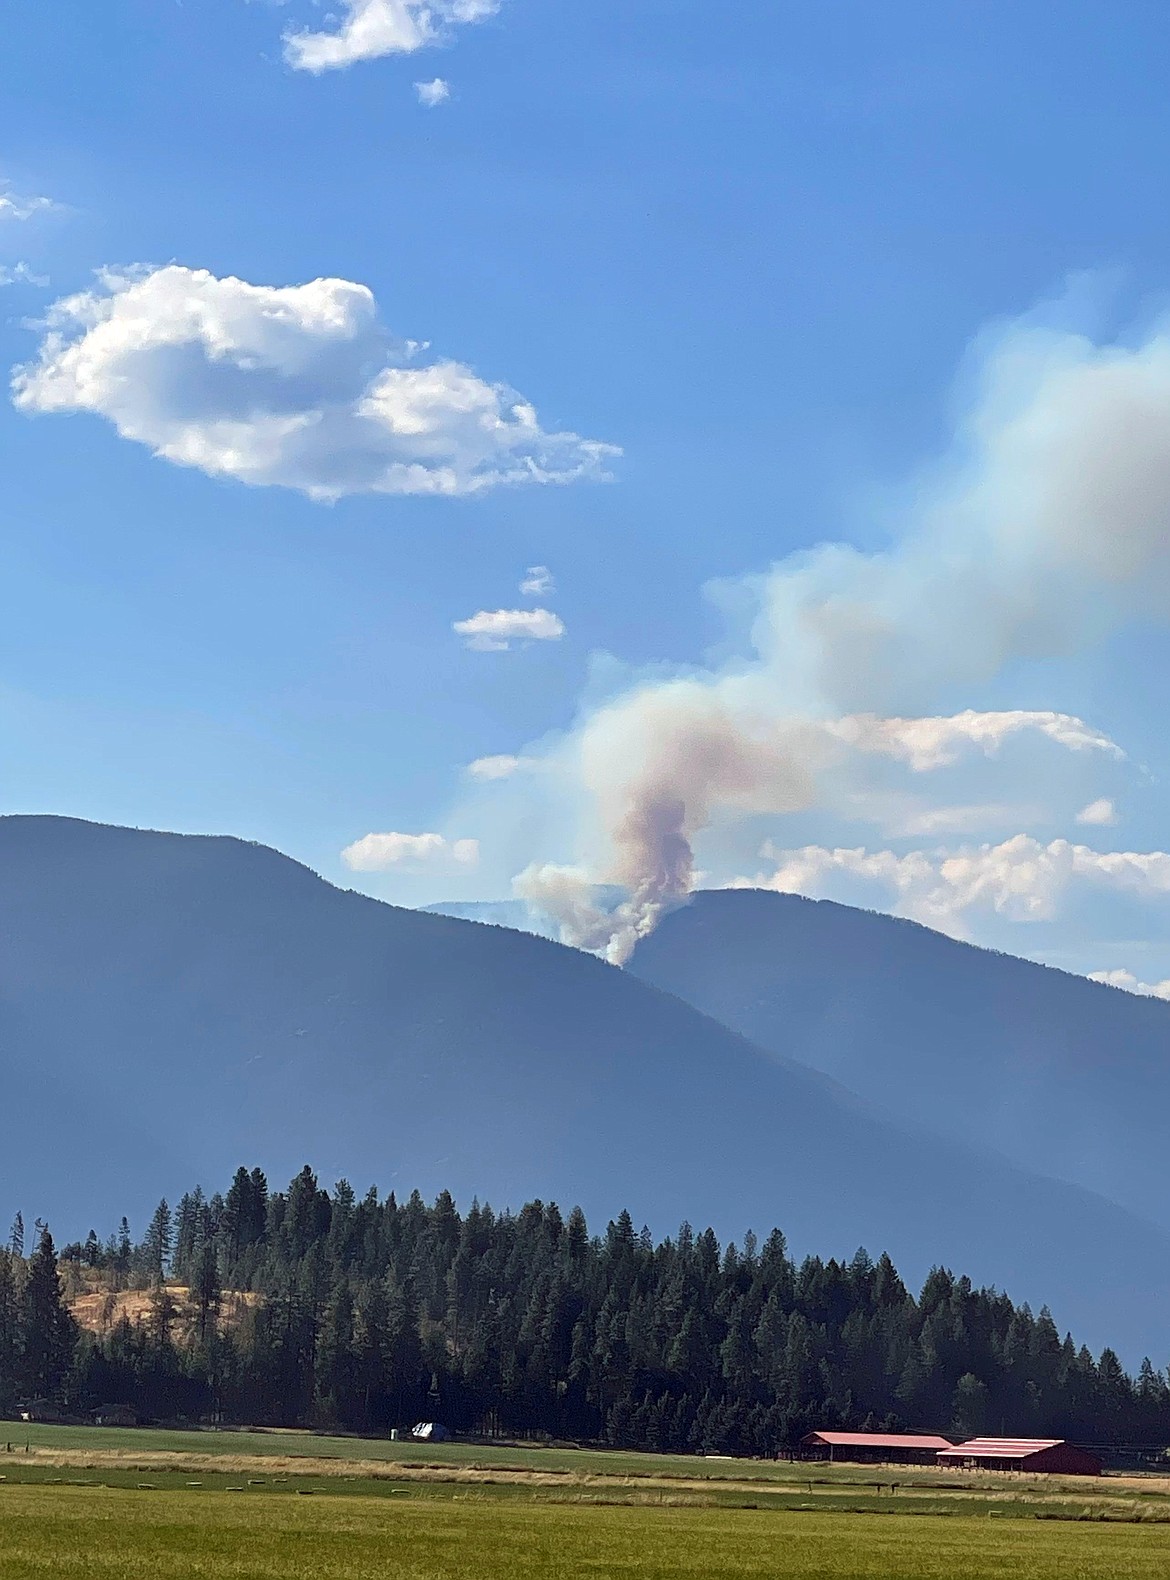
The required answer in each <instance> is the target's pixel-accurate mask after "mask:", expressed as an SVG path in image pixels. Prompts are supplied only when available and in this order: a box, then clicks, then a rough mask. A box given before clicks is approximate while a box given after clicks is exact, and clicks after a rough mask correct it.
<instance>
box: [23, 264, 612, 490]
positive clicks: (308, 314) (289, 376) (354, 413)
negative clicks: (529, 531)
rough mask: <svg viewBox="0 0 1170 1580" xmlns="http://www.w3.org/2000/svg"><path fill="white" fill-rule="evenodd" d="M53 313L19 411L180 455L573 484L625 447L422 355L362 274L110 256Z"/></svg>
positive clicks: (295, 475)
mask: <svg viewBox="0 0 1170 1580" xmlns="http://www.w3.org/2000/svg"><path fill="white" fill-rule="evenodd" d="M43 328H44V336H43V339H42V342H41V345H40V349H39V355H38V356H37V357H36V359H35V360H33V361H31V362H29V363H27V364H26V365H24V366H23V367H19V368H17V369H16V371H15V373H14V376H13V386H12V387H13V398H14V400H15V403H16V405H17V406H18V407H19V408H20V409H21V410H23V411H27V412H93V413H95V414H97V415H98V416H101V417H105V418H106V419H107V420H108V421H109V422H111V423H113V425H114V426H115V428H116V429H117V431H118V432H119V433H120V434H121V435H122V437H123V438H127V439H133V440H135V441H136V442H137V443H139V444H143V445H146V446H147V447H148V448H149V449H150V450H151V451H152V452H153V453H154V454H155V455H158V456H162V457H164V458H165V459H167V460H169V461H173V462H175V463H176V464H178V465H180V466H192V467H197V468H198V469H199V470H200V471H203V472H206V473H208V474H209V475H210V476H212V477H232V478H236V479H238V480H239V481H240V482H243V483H250V484H274V485H277V486H280V487H283V488H293V489H298V490H299V491H301V492H302V493H304V494H307V495H308V496H309V497H310V498H312V499H318V500H336V499H340V498H342V497H343V496H345V495H349V494H363V493H372V494H443V495H457V494H475V493H479V492H481V491H483V490H484V489H488V488H492V487H496V486H498V485H500V484H519V483H566V482H570V481H574V480H576V479H578V478H598V477H603V476H604V475H605V465H606V462H607V460H608V459H609V458H610V457H611V456H613V455H616V454H617V453H618V452H617V451H616V450H615V449H614V447H613V446H611V445H606V444H600V443H597V442H594V441H591V440H586V439H581V438H579V437H578V436H577V435H576V434H573V433H546V432H545V431H544V430H543V429H542V428H541V426H540V424H539V422H538V420H537V415H536V412H535V410H534V409H533V407H532V406H531V405H530V404H529V403H528V402H527V401H525V400H523V399H522V398H521V397H520V396H519V395H517V394H516V393H515V391H513V390H510V389H508V387H507V386H506V385H503V384H489V383H487V382H485V381H484V380H483V379H481V378H479V377H478V376H477V375H476V374H475V373H473V372H472V371H471V369H470V368H468V367H465V366H464V365H463V364H462V363H459V362H453V361H446V360H434V361H429V362H422V361H420V348H419V346H418V345H417V343H415V342H411V341H395V340H394V339H393V338H392V337H391V336H390V334H389V333H388V332H387V331H386V330H385V329H384V328H383V327H382V326H381V324H380V323H379V320H378V315H377V308H376V304H375V301H374V296H373V293H372V292H371V291H370V290H369V288H368V287H366V286H364V285H358V284H355V283H354V282H353V281H350V280H339V279H321V280H313V281H310V282H309V283H308V284H306V285H291V286H269V285H251V284H249V283H248V282H247V281H246V280H239V279H235V278H233V277H231V276H228V277H226V278H223V279H219V278H217V277H216V276H215V275H213V274H210V273H209V272H208V271H207V270H205V269H188V268H184V267H182V266H180V265H177V264H172V265H170V266H168V267H166V268H161V269H145V268H142V269H137V270H126V271H120V272H119V271H113V270H110V271H106V272H104V273H103V274H102V275H100V276H99V283H98V286H97V288H96V289H94V290H92V291H83V292H80V293H79V294H77V295H75V296H69V297H65V298H63V299H62V300H60V301H58V302H57V303H55V304H54V305H53V306H52V307H51V308H50V309H49V312H48V314H47V316H46V319H45V321H44V325H43Z"/></svg>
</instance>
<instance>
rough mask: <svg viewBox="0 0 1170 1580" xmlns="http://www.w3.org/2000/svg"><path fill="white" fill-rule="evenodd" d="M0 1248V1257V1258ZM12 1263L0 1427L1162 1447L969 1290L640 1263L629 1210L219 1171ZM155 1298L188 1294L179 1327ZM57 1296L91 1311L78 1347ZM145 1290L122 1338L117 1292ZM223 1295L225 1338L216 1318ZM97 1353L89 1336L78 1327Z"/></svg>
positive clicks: (882, 1263)
mask: <svg viewBox="0 0 1170 1580" xmlns="http://www.w3.org/2000/svg"><path fill="white" fill-rule="evenodd" d="M20 1241H21V1233H20V1230H19V1229H18V1230H17V1232H16V1236H15V1246H16V1248H20ZM60 1269H61V1270H63V1272H64V1275H65V1276H64V1278H63V1279H62V1277H61V1272H60V1271H59V1267H58V1263H57V1260H56V1258H55V1256H54V1253H53V1247H52V1241H51V1239H50V1237H49V1236H48V1234H47V1233H46V1234H44V1235H42V1237H41V1239H40V1241H39V1243H38V1245H37V1246H36V1247H35V1248H34V1249H33V1251H32V1254H31V1256H29V1257H28V1258H27V1259H26V1258H24V1257H23V1256H17V1255H15V1254H14V1252H12V1251H10V1252H0V1414H2V1413H4V1412H6V1411H7V1412H11V1411H12V1409H13V1408H14V1407H15V1406H16V1405H18V1404H19V1402H20V1401H21V1400H22V1399H26V1400H27V1399H31V1398H38V1399H41V1400H45V1401H49V1402H51V1403H54V1404H55V1405H56V1406H57V1407H59V1408H61V1409H63V1410H65V1411H69V1412H73V1413H74V1414H77V1415H83V1414H84V1413H85V1412H88V1411H96V1410H100V1409H102V1408H103V1407H104V1408H106V1409H108V1408H109V1407H110V1406H112V1405H123V1406H128V1407H130V1408H132V1409H133V1410H134V1411H136V1412H137V1413H138V1415H139V1416H140V1417H143V1418H153V1419H164V1420H166V1419H174V1418H185V1419H189V1420H195V1419H208V1418H214V1419H217V1420H221V1421H227V1422H238V1423H269V1424H280V1425H297V1424H300V1425H312V1426H322V1427H341V1428H346V1429H351V1430H357V1431H364V1432H383V1431H386V1430H387V1429H388V1428H389V1427H392V1426H400V1427H401V1426H408V1425H410V1424H411V1423H412V1422H413V1421H415V1420H418V1419H420V1418H427V1419H436V1420H440V1421H442V1422H443V1423H445V1424H446V1425H447V1426H449V1427H453V1428H456V1429H458V1430H462V1431H469V1432H477V1433H504V1434H509V1435H511V1434H533V1433H541V1434H550V1435H552V1436H555V1437H569V1438H577V1439H589V1440H594V1441H604V1442H608V1443H611V1444H614V1445H616V1446H628V1447H635V1448H648V1449H666V1450H679V1451H684V1452H685V1451H688V1450H697V1451H701V1450H705V1451H709V1452H731V1453H762V1454H771V1453H775V1452H777V1451H778V1450H779V1449H781V1448H782V1447H784V1445H786V1444H792V1443H795V1442H796V1441H798V1440H799V1438H800V1437H801V1436H802V1435H803V1434H804V1433H805V1432H806V1431H808V1430H809V1429H810V1428H812V1427H817V1426H819V1427H826V1426H854V1427H856V1426H865V1425H869V1426H875V1425H885V1426H890V1427H894V1426H907V1425H913V1426H919V1427H923V1428H931V1429H934V1430H945V1431H953V1432H956V1433H960V1434H972V1433H975V1432H980V1431H988V1430H989V1431H994V1432H1008V1433H1014V1434H1020V1435H1025V1434H1034V1435H1052V1436H1071V1437H1076V1438H1080V1439H1081V1440H1083V1441H1089V1442H1094V1443H1130V1444H1134V1443H1145V1444H1149V1445H1164V1444H1165V1443H1166V1441H1167V1440H1168V1439H1170V1383H1168V1379H1167V1377H1166V1376H1165V1375H1164V1374H1161V1373H1159V1372H1157V1371H1156V1370H1155V1369H1154V1368H1153V1367H1152V1366H1150V1365H1149V1364H1148V1363H1147V1364H1145V1365H1144V1366H1143V1367H1142V1369H1141V1372H1140V1374H1139V1376H1138V1378H1137V1379H1136V1381H1131V1379H1130V1378H1128V1377H1127V1376H1126V1375H1125V1373H1124V1371H1123V1369H1122V1367H1121V1364H1120V1362H1119V1361H1118V1358H1117V1356H1116V1354H1115V1353H1114V1352H1112V1351H1110V1350H1105V1351H1104V1352H1103V1353H1102V1354H1101V1355H1100V1356H1099V1357H1098V1358H1096V1359H1094V1357H1093V1356H1091V1355H1090V1353H1089V1352H1088V1350H1086V1349H1083V1348H1078V1347H1077V1345H1076V1344H1075V1343H1074V1341H1073V1340H1072V1339H1071V1338H1069V1337H1065V1338H1063V1339H1062V1337H1061V1335H1060V1333H1059V1332H1058V1330H1057V1328H1056V1326H1055V1325H1054V1323H1053V1321H1052V1318H1051V1317H1050V1316H1049V1314H1048V1312H1047V1311H1046V1310H1044V1311H1041V1312H1040V1313H1039V1315H1033V1313H1032V1312H1031V1311H1029V1310H1028V1309H1027V1308H1026V1307H1018V1306H1014V1305H1013V1303H1012V1302H1011V1301H1010V1300H1009V1299H1008V1298H1007V1297H1006V1296H1005V1295H1002V1294H999V1293H997V1292H995V1291H989V1290H983V1289H977V1288H974V1287H973V1286H972V1284H971V1282H970V1280H969V1279H967V1278H964V1277H955V1276H954V1275H953V1274H951V1273H949V1272H945V1271H942V1270H939V1269H936V1270H934V1271H933V1272H932V1273H931V1274H930V1275H929V1276H928V1277H927V1279H926V1281H925V1284H924V1286H923V1288H922V1290H921V1292H920V1293H919V1295H918V1296H917V1297H914V1296H913V1295H911V1293H910V1292H909V1291H908V1290H907V1288H906V1286H905V1285H904V1283H903V1282H902V1280H901V1278H900V1277H899V1275H898V1272H897V1270H896V1269H895V1267H894V1265H893V1263H892V1262H891V1261H890V1259H889V1257H887V1256H879V1257H878V1258H877V1260H876V1261H875V1260H872V1259H870V1258H869V1257H868V1256H866V1255H865V1254H864V1253H862V1252H859V1253H857V1255H855V1256H854V1257H852V1258H851V1259H850V1260H848V1261H845V1262H842V1261H838V1260H835V1259H830V1260H828V1261H825V1260H822V1259H821V1258H819V1257H810V1258H806V1259H803V1260H802V1261H800V1262H797V1261H796V1260H794V1259H793V1258H792V1257H791V1255H790V1254H789V1252H788V1248H787V1245H786V1243H785V1240H784V1237H783V1235H782V1234H780V1233H779V1232H778V1231H775V1232H773V1233H771V1234H769V1235H768V1236H767V1237H766V1238H765V1239H763V1240H762V1241H757V1239H756V1238H755V1237H754V1236H751V1235H749V1236H746V1237H744V1239H743V1240H742V1241H741V1242H740V1244H738V1245H728V1246H721V1245H720V1243H719V1241H718V1240H717V1239H716V1237H715V1235H714V1234H713V1233H712V1232H711V1231H710V1230H704V1231H702V1232H696V1231H694V1230H693V1229H691V1228H690V1227H689V1226H686V1225H684V1226H683V1227H682V1228H681V1229H680V1230H679V1231H678V1232H677V1233H676V1234H675V1235H674V1236H672V1237H671V1238H669V1239H666V1240H663V1241H660V1242H658V1243H656V1242H655V1241H654V1239H653V1237H652V1236H651V1235H650V1234H649V1232H648V1231H645V1230H643V1231H639V1230H638V1229H637V1228H636V1227H635V1222H634V1220H633V1219H631V1217H630V1215H629V1213H627V1212H623V1213H621V1214H619V1215H618V1217H617V1218H616V1219H614V1220H612V1221H611V1222H610V1223H609V1224H608V1226H607V1227H606V1229H605V1232H604V1234H602V1235H600V1236H593V1235H591V1234H590V1232H589V1229H588V1227H587V1224H586V1221H585V1218H584V1216H583V1215H582V1213H581V1212H580V1211H579V1210H577V1209H572V1210H570V1211H567V1212H564V1213H562V1212H561V1211H560V1210H559V1209H558V1208H557V1207H555V1206H553V1205H551V1204H542V1203H541V1202H533V1203H530V1204H528V1205H527V1206H525V1207H523V1208H522V1209H521V1210H520V1211H519V1212H518V1213H516V1214H515V1215H512V1214H508V1213H497V1212H493V1211H492V1209H491V1208H490V1207H487V1206H486V1205H485V1206H480V1205H478V1204H473V1205H472V1206H471V1207H470V1208H469V1209H468V1211H467V1212H466V1213H464V1214H460V1213H459V1211H458V1210H457V1209H456V1207H455V1204H454V1202H453V1201H452V1199H451V1197H450V1195H448V1194H447V1193H446V1192H443V1193H442V1194H440V1196H439V1197H438V1198H437V1200H436V1201H435V1202H434V1203H433V1205H431V1206H426V1205H424V1203H423V1201H422V1199H421V1198H420V1197H419V1196H417V1195H412V1196H411V1197H410V1198H409V1199H408V1200H407V1201H405V1202H398V1201H397V1200H395V1198H394V1197H393V1196H390V1197H389V1198H388V1199H386V1200H381V1199H380V1198H379V1197H378V1195H377V1193H376V1192H374V1191H370V1192H369V1193H368V1194H367V1195H365V1196H364V1197H363V1198H361V1199H360V1200H359V1199H358V1198H357V1197H356V1196H355V1193H354V1192H353V1190H352V1189H351V1188H350V1187H349V1186H348V1185H347V1184H345V1183H344V1182H343V1183H341V1184H339V1185H338V1186H337V1187H336V1189H334V1190H333V1191H332V1192H328V1191H326V1190H324V1189H322V1188H321V1186H320V1184H319V1182H318V1180H317V1179H316V1177H315V1176H314V1175H313V1173H312V1172H311V1171H310V1170H309V1169H307V1168H306V1169H304V1170H302V1171H301V1172H300V1173H299V1174H298V1175H297V1176H296V1177H295V1178H294V1179H293V1181H292V1183H291V1185H290V1186H289V1188H288V1189H287V1191H284V1192H271V1193H270V1192H269V1189H268V1185H267V1181H266V1179H265V1178H264V1176H263V1174H261V1172H260V1171H259V1170H252V1171H248V1170H246V1169H243V1168H241V1169H239V1170H238V1171H237V1172H236V1175H235V1177H234V1179H233V1181H232V1183H231V1186H230V1188H229V1189H228V1190H227V1191H226V1192H225V1193H224V1194H223V1195H222V1196H221V1195H214V1196H212V1197H211V1198H210V1199H208V1198H206V1197H205V1196H204V1195H203V1193H202V1192H201V1191H192V1192H188V1193H187V1194H186V1195H184V1196H183V1198H182V1199H181V1201H180V1202H179V1204H178V1207H177V1209H176V1210H175V1211H174V1212H173V1213H172V1211H171V1209H170V1208H169V1207H168V1206H167V1204H166V1203H165V1202H163V1203H160V1204H159V1206H158V1208H157V1209H156V1211H155V1213H154V1215H153V1216H152V1218H151V1220H150V1223H149V1225H148V1227H147V1229H146V1231H145V1233H144V1234H143V1235H142V1237H141V1239H140V1240H139V1241H138V1242H137V1243H134V1241H133V1240H132V1238H131V1236H130V1235H129V1234H128V1233H127V1232H126V1230H125V1228H123V1229H122V1231H121V1232H119V1233H116V1234H114V1235H113V1236H111V1237H110V1238H109V1239H108V1240H107V1241H106V1242H101V1241H100V1240H99V1239H98V1238H97V1236H96V1235H91V1236H89V1237H88V1238H87V1240H86V1241H85V1242H83V1243H77V1244H74V1245H72V1246H69V1247H66V1248H65V1250H64V1252H63V1254H62V1259H61V1263H60ZM168 1275H173V1276H174V1277H175V1278H177V1279H179V1280H180V1281H181V1282H182V1284H183V1285H184V1287H185V1288H186V1289H188V1290H189V1291H190V1299H189V1301H188V1305H189V1308H190V1309H189V1311H188V1312H187V1313H186V1314H185V1315H184V1317H183V1319H182V1320H180V1318H179V1315H178V1313H177V1312H176V1309H175V1302H174V1298H173V1295H172V1291H171V1289H170V1288H169V1287H168V1285H167V1284H166V1283H165V1282H164V1280H165V1279H166V1278H167V1276H168ZM62 1284H64V1285H65V1286H66V1289H73V1288H77V1287H81V1286H82V1285H84V1287H86V1288H89V1289H92V1288H94V1287H97V1286H101V1287H104V1288H106V1289H107V1290H108V1291H109V1292H110V1295H111V1299H110V1309H109V1312H108V1317H107V1320H106V1321H105V1323H101V1322H99V1323H97V1324H96V1325H94V1324H91V1325H90V1327H89V1329H88V1330H87V1331H84V1332H83V1331H82V1330H81V1329H80V1328H79V1327H78V1325H77V1324H76V1323H75V1322H73V1321H72V1320H71V1318H70V1316H69V1312H68V1309H67V1306H66V1303H65V1301H64V1300H63V1299H62ZM128 1286H130V1287H134V1288H138V1289H141V1290H143V1291H145V1297H144V1301H145V1320H144V1321H143V1322H142V1323H140V1324H139V1325H134V1324H132V1323H131V1322H130V1321H128V1320H127V1317H126V1315H125V1312H126V1309H127V1307H126V1306H125V1304H123V1305H122V1306H121V1307H120V1308H119V1307H118V1306H117V1305H116V1304H115V1300H114V1298H113V1297H114V1295H115V1292H118V1291H122V1290H125V1289H126V1288H127V1287H128ZM225 1287H230V1288H231V1289H233V1290H236V1291H246V1292H247V1293H248V1299H247V1300H246V1301H244V1300H241V1298H240V1297H239V1296H238V1295H237V1296H233V1297H231V1300H230V1315H229V1320H227V1321H220V1320H217V1319H218V1317H219V1315H220V1313H221V1311H223V1309H224V1307H225V1304H227V1303H228V1302H227V1297H225V1295H224V1293H223V1291H224V1289H225ZM95 1329H96V1330H95Z"/></svg>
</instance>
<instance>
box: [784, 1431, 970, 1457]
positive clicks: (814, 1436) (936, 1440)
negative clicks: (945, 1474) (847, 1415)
mask: <svg viewBox="0 0 1170 1580" xmlns="http://www.w3.org/2000/svg"><path fill="white" fill-rule="evenodd" d="M804 1441H805V1442H806V1443H809V1442H813V1441H815V1442H818V1443H824V1444H826V1445H827V1446H828V1447H830V1448H920V1449H923V1450H928V1451H930V1452H941V1450H942V1449H944V1448H950V1446H951V1445H950V1441H949V1439H947V1438H945V1437H931V1436H927V1435H919V1434H915V1433H913V1432H810V1433H809V1434H808V1436H807V1437H806V1438H805V1440H804Z"/></svg>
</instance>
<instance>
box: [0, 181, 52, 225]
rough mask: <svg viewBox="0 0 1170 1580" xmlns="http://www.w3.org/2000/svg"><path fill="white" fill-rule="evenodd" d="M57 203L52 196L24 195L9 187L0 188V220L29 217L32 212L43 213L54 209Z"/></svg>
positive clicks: (31, 215)
mask: <svg viewBox="0 0 1170 1580" xmlns="http://www.w3.org/2000/svg"><path fill="white" fill-rule="evenodd" d="M56 207H57V204H56V203H54V202H53V200H52V198H47V197H24V196H22V195H21V194H20V193H17V192H13V191H12V189H11V187H5V188H3V189H0V222H3V221H4V220H9V219H10V220H25V219H31V218H32V217H33V215H34V214H44V213H45V212H46V211H47V210H49V209H55V208H56Z"/></svg>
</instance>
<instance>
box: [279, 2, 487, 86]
mask: <svg viewBox="0 0 1170 1580" xmlns="http://www.w3.org/2000/svg"><path fill="white" fill-rule="evenodd" d="M343 5H344V14H343V16H342V18H341V22H340V25H339V26H338V28H337V29H336V31H335V32H332V33H328V32H319V33H314V32H311V31H308V30H305V31H302V32H289V33H286V34H285V35H284V56H285V59H286V60H287V61H288V63H289V65H290V66H292V67H293V68H294V69H295V70H297V71H311V72H314V73H317V72H323V71H338V70H341V69H343V68H344V67H346V66H352V65H354V64H355V63H356V62H357V61H361V60H377V59H379V58H381V57H382V56H385V55H412V54H414V53H415V51H417V50H420V49H425V48H426V47H427V46H428V45H432V44H442V43H445V42H447V41H448V40H449V39H450V37H451V35H452V33H453V32H454V30H455V29H456V28H457V27H460V26H465V25H468V24H470V23H473V22H484V21H486V20H487V19H488V18H489V17H493V16H495V15H496V14H497V13H498V11H499V9H500V0H343Z"/></svg>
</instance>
